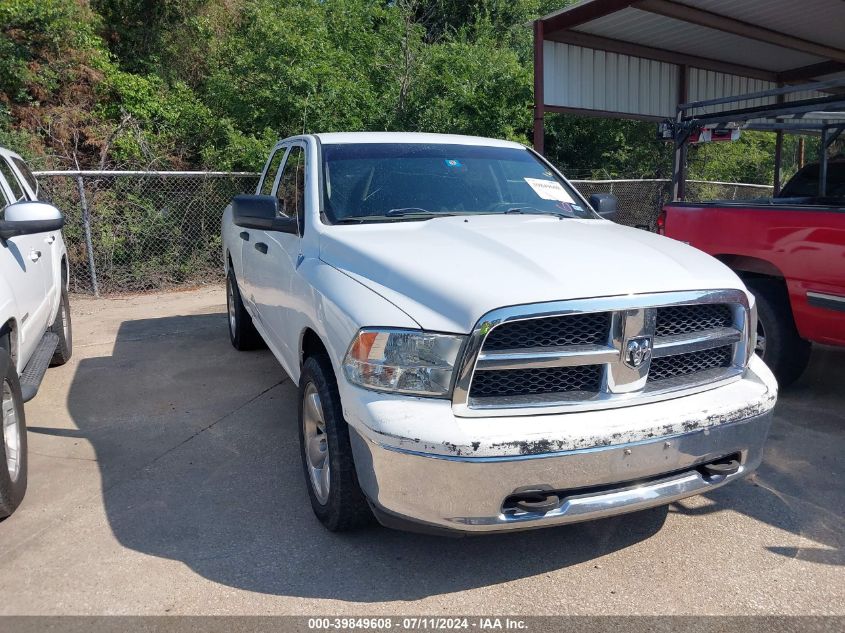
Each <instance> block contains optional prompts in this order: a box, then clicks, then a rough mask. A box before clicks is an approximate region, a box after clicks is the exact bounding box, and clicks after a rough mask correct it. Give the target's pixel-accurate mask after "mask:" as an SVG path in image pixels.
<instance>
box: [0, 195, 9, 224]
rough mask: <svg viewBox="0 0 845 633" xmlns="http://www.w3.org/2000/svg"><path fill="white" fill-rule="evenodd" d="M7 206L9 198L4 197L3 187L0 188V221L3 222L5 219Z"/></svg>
mask: <svg viewBox="0 0 845 633" xmlns="http://www.w3.org/2000/svg"><path fill="white" fill-rule="evenodd" d="M8 206H9V197H8V196H7V195H6V192H5V191H4V190H3V187H0V220H4V219H5V218H6V207H8Z"/></svg>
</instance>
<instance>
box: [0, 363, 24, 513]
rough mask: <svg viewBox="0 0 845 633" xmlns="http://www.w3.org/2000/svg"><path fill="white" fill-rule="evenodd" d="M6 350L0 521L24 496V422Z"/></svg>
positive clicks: (0, 390)
mask: <svg viewBox="0 0 845 633" xmlns="http://www.w3.org/2000/svg"><path fill="white" fill-rule="evenodd" d="M7 350H8V348H7V347H6V346H0V419H2V429H3V441H2V442H0V518H2V517H7V516H9V515H10V514H12V512H14V511H15V508H17V507H18V506H19V505H20V503H21V501H23V496H24V493H25V492H26V473H27V454H26V419H25V418H24V411H23V398H22V397H21V386H20V383H19V382H18V372H17V368H16V367H15V364H14V363H13V362H12V359H11V357H10V356H9V353H8V351H7Z"/></svg>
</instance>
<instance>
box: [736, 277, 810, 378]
mask: <svg viewBox="0 0 845 633" xmlns="http://www.w3.org/2000/svg"><path fill="white" fill-rule="evenodd" d="M746 283H747V285H748V289H749V290H751V292H752V293H753V294H754V298H755V300H756V301H757V346H756V348H755V350H754V351H755V352H756V353H757V355H758V356H760V358H762V359H763V362H765V363H766V365H768V366H769V369H771V370H772V373H773V374H774V375H775V378H777V380H778V383H779V384H780V386H781V387H786V386H788V385H790V384H792V383H793V382H795V381H796V380H798V378H800V377H801V374H802V373H804V370H805V369H806V367H807V364H808V363H809V362H810V343H809V342H807V341H805V340H804V339H802V338H801V336H800V335H799V334H798V329H797V328H796V327H795V320H794V319H793V317H792V307H791V306H790V303H789V296H788V295H787V293H786V289H785V288H784V287H783V284H781V283H779V282H778V281H777V280H774V279H750V280H748V281H747V282H746Z"/></svg>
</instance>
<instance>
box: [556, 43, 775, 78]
mask: <svg viewBox="0 0 845 633" xmlns="http://www.w3.org/2000/svg"><path fill="white" fill-rule="evenodd" d="M545 37H546V39H547V40H551V41H553V42H560V43H562V44H572V45H573V46H583V47H585V48H593V49H596V50H600V51H607V52H609V53H617V54H619V55H631V56H632V57H642V58H645V59H653V60H655V61H658V62H665V63H667V64H680V65H684V66H693V67H695V68H701V69H703V70H713V71H716V72H720V73H727V74H729V75H740V76H742V77H750V78H751V79H762V80H763V81H771V82H775V81H777V73H775V72H772V71H770V70H763V69H761V68H752V67H751V66H743V65H741V64H732V63H730V62H723V61H719V60H717V59H710V58H709V57H699V56H697V55H686V54H683V53H678V52H675V51H670V50H666V49H663V48H655V47H652V46H644V45H642V44H634V43H632V42H624V41H621V40H614V39H610V38H607V37H601V36H599V35H592V34H590V33H581V32H580V31H559V32H557V33H549V32H548V31H547V32H546V36H545Z"/></svg>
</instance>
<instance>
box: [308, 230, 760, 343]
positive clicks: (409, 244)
mask: <svg viewBox="0 0 845 633" xmlns="http://www.w3.org/2000/svg"><path fill="white" fill-rule="evenodd" d="M326 229H327V230H326V231H325V232H324V233H323V235H322V236H321V238H320V257H321V259H322V260H323V261H325V262H326V263H327V264H329V265H331V266H334V267H335V268H338V269H340V270H342V271H344V272H345V273H347V274H349V275H350V276H352V277H353V278H355V279H357V280H358V281H359V282H361V283H362V284H364V285H366V286H367V287H369V288H370V289H372V290H373V291H375V292H377V293H378V294H380V295H382V296H383V297H384V298H386V299H387V300H389V301H390V302H392V303H394V304H395V305H396V306H398V307H399V308H400V309H402V310H403V311H404V312H406V313H407V314H408V315H409V316H410V317H411V318H413V319H414V320H415V321H417V322H418V323H419V325H420V327H422V328H423V329H427V330H433V331H440V332H461V333H467V332H469V331H471V330H472V327H473V326H474V325H475V323H476V322H477V321H478V320H479V319H480V318H481V317H482V316H483V315H484V314H485V313H487V312H489V311H490V310H493V309H495V308H500V307H503V306H512V305H519V304H525V303H538V302H543V301H557V300H564V299H580V298H588V297H597V296H610V295H625V294H639V293H645V292H668V291H673V290H710V289H721V288H740V289H743V290H744V286H743V284H742V282H741V281H740V280H739V278H738V277H737V276H736V275H735V274H734V273H733V272H732V271H731V270H730V269H729V268H727V267H726V266H724V265H723V264H721V263H720V262H719V261H717V260H716V259H714V258H712V257H710V256H709V255H706V254H705V253H703V252H701V251H699V250H697V249H694V248H692V247H690V246H687V245H686V244H683V243H681V242H677V241H675V240H672V239H669V238H666V237H661V236H659V235H655V234H653V233H648V232H646V231H643V230H639V229H634V228H630V227H624V226H620V225H618V224H614V223H612V222H608V221H605V220H576V219H558V218H557V217H554V216H524V215H523V216H520V215H484V216H477V217H465V216H453V217H443V218H435V219H432V220H427V221H423V222H393V223H380V224H360V225H348V226H347V225H344V226H338V225H335V226H332V227H326ZM366 325H374V326H377V325H389V324H387V323H384V324H382V323H372V324H366Z"/></svg>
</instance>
